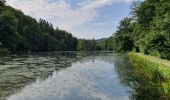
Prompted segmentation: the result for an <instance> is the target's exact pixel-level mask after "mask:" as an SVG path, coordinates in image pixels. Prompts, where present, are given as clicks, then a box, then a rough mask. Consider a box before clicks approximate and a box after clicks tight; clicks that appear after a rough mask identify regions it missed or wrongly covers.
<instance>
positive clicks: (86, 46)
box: [77, 39, 97, 51]
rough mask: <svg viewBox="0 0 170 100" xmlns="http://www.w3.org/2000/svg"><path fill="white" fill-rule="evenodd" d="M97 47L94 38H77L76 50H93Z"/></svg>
mask: <svg viewBox="0 0 170 100" xmlns="http://www.w3.org/2000/svg"><path fill="white" fill-rule="evenodd" d="M96 49H97V45H96V41H95V40H94V39H92V40H90V39H88V40H85V39H79V40H78V45H77V50H78V51H95V50H96Z"/></svg>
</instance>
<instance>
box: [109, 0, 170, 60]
mask: <svg viewBox="0 0 170 100" xmlns="http://www.w3.org/2000/svg"><path fill="white" fill-rule="evenodd" d="M111 38H112V44H111V45H112V47H113V48H114V50H115V51H117V52H128V51H132V50H133V51H136V52H141V53H145V54H149V55H154V56H157V57H161V58H165V59H170V1H169V0H145V1H143V2H135V3H133V5H132V7H131V16H130V17H126V18H124V19H123V20H122V21H121V22H120V25H119V27H118V30H117V31H116V33H115V34H114V36H113V37H111Z"/></svg>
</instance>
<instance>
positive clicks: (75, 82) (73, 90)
mask: <svg viewBox="0 0 170 100" xmlns="http://www.w3.org/2000/svg"><path fill="white" fill-rule="evenodd" d="M80 55H81V56H83V57H82V59H79V60H78V61H76V62H72V64H71V65H70V67H67V68H64V69H62V70H60V71H54V72H53V74H52V76H50V77H49V78H46V79H45V80H42V79H37V80H36V82H33V83H31V84H29V85H27V86H25V87H24V88H23V89H22V90H21V91H20V92H18V93H15V94H12V95H10V96H9V97H8V98H7V99H8V100H128V95H129V93H128V91H129V90H128V88H126V87H124V86H123V85H122V84H120V80H119V77H118V75H117V72H116V71H115V66H114V60H115V57H116V56H117V55H116V54H114V53H94V52H93V53H90V54H89V53H88V54H87V53H86V54H84V53H83V54H82V53H81V54H78V56H80ZM87 55H88V56H87ZM71 59H73V58H71ZM64 62H65V61H64Z"/></svg>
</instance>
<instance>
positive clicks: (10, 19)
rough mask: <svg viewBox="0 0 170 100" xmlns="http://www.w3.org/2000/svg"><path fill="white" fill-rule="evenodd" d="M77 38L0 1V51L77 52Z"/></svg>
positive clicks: (2, 0)
mask: <svg viewBox="0 0 170 100" xmlns="http://www.w3.org/2000/svg"><path fill="white" fill-rule="evenodd" d="M76 47H77V38H75V37H73V36H72V35H71V34H70V33H68V32H66V31H63V30H60V29H58V28H57V29H54V28H53V26H52V24H51V23H49V22H47V21H45V20H43V19H40V20H39V22H37V21H36V20H35V19H34V18H31V17H30V16H26V15H24V14H23V13H22V12H21V11H20V10H16V9H14V8H12V7H10V6H6V5H5V1H4V0H0V49H1V50H2V49H3V50H5V49H6V50H8V51H10V52H14V53H17V52H28V51H33V52H37V51H54V50H76Z"/></svg>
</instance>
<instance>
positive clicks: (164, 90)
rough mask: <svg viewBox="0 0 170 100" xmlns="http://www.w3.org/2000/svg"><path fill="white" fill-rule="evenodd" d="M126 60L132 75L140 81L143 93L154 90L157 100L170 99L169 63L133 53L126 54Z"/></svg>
mask: <svg viewBox="0 0 170 100" xmlns="http://www.w3.org/2000/svg"><path fill="white" fill-rule="evenodd" d="M128 58H129V60H130V62H131V63H132V65H133V73H132V74H134V76H135V77H137V78H138V79H140V81H142V84H143V88H145V91H146V89H149V90H154V91H156V94H155V96H158V97H159V99H163V100H164V99H165V98H166V99H170V61H168V60H163V59H160V58H156V57H153V56H148V55H145V54H141V53H133V52H129V53H128ZM154 91H150V93H151V92H154ZM153 95H154V94H153Z"/></svg>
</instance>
